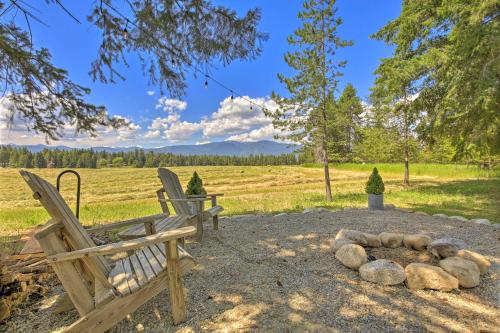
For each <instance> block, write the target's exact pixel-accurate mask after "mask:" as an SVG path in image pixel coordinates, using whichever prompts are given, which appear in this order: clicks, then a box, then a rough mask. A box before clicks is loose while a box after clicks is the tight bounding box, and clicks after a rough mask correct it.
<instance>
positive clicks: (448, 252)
mask: <svg viewBox="0 0 500 333" xmlns="http://www.w3.org/2000/svg"><path fill="white" fill-rule="evenodd" d="M466 247H467V243H465V242H464V241H463V240H461V239H458V238H453V237H443V238H439V239H436V240H434V241H432V242H431V243H430V244H429V245H428V246H427V249H428V250H429V251H430V252H431V253H432V254H433V255H434V256H435V257H436V258H448V257H453V256H455V255H456V254H457V252H458V250H461V249H464V248H466Z"/></svg>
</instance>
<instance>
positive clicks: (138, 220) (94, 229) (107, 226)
mask: <svg viewBox="0 0 500 333" xmlns="http://www.w3.org/2000/svg"><path fill="white" fill-rule="evenodd" d="M166 217H168V215H167V214H155V215H149V216H144V217H139V218H136V219H130V220H125V221H119V222H114V223H109V224H105V225H100V226H97V227H92V228H88V229H86V230H87V231H89V232H102V231H106V230H110V229H115V228H122V227H127V226H130V225H134V224H138V223H153V222H155V221H157V220H160V219H163V218H166Z"/></svg>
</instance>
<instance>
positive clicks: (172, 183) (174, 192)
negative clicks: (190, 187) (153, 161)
mask: <svg viewBox="0 0 500 333" xmlns="http://www.w3.org/2000/svg"><path fill="white" fill-rule="evenodd" d="M158 177H160V180H161V182H162V184H163V188H161V189H159V190H158V191H157V192H156V194H157V196H158V201H159V202H160V205H161V208H162V210H163V212H164V213H166V214H168V212H169V210H168V206H167V202H171V203H172V206H173V207H174V210H175V212H176V213H177V214H179V215H191V216H192V217H195V216H196V217H197V238H198V241H201V239H202V238H203V220H205V219H207V218H212V219H213V226H214V230H218V229H219V218H218V214H219V213H221V212H222V211H223V210H224V208H223V207H222V206H220V205H217V197H219V196H223V195H224V194H221V193H218V194H206V195H189V196H187V195H186V194H184V191H183V190H182V185H181V182H180V181H179V177H177V175H176V174H175V173H174V172H172V171H170V170H168V169H166V168H158ZM163 193H167V196H168V199H166V198H165V196H164V195H163ZM208 200H210V201H211V203H212V206H211V207H210V208H208V209H206V210H205V209H204V203H205V201H208ZM189 203H194V204H195V207H196V211H195V212H193V210H192V208H191V206H190V205H189Z"/></svg>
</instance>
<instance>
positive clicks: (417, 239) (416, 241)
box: [403, 234, 432, 251]
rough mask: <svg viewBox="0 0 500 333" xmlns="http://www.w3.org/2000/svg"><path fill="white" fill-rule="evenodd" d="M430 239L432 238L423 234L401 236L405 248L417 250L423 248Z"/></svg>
mask: <svg viewBox="0 0 500 333" xmlns="http://www.w3.org/2000/svg"><path fill="white" fill-rule="evenodd" d="M431 241H432V238H430V237H429V236H427V235H424V234H415V235H404V237H403V244H404V245H405V246H406V247H407V248H409V249H413V250H417V251H422V250H424V249H425V248H426V247H427V245H429V243H430V242H431Z"/></svg>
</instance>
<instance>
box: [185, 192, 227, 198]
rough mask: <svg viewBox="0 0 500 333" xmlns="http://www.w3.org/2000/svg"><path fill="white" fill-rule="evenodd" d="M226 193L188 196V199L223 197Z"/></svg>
mask: <svg viewBox="0 0 500 333" xmlns="http://www.w3.org/2000/svg"><path fill="white" fill-rule="evenodd" d="M223 196H224V193H215V194H200V195H188V196H187V197H188V198H206V197H223Z"/></svg>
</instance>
